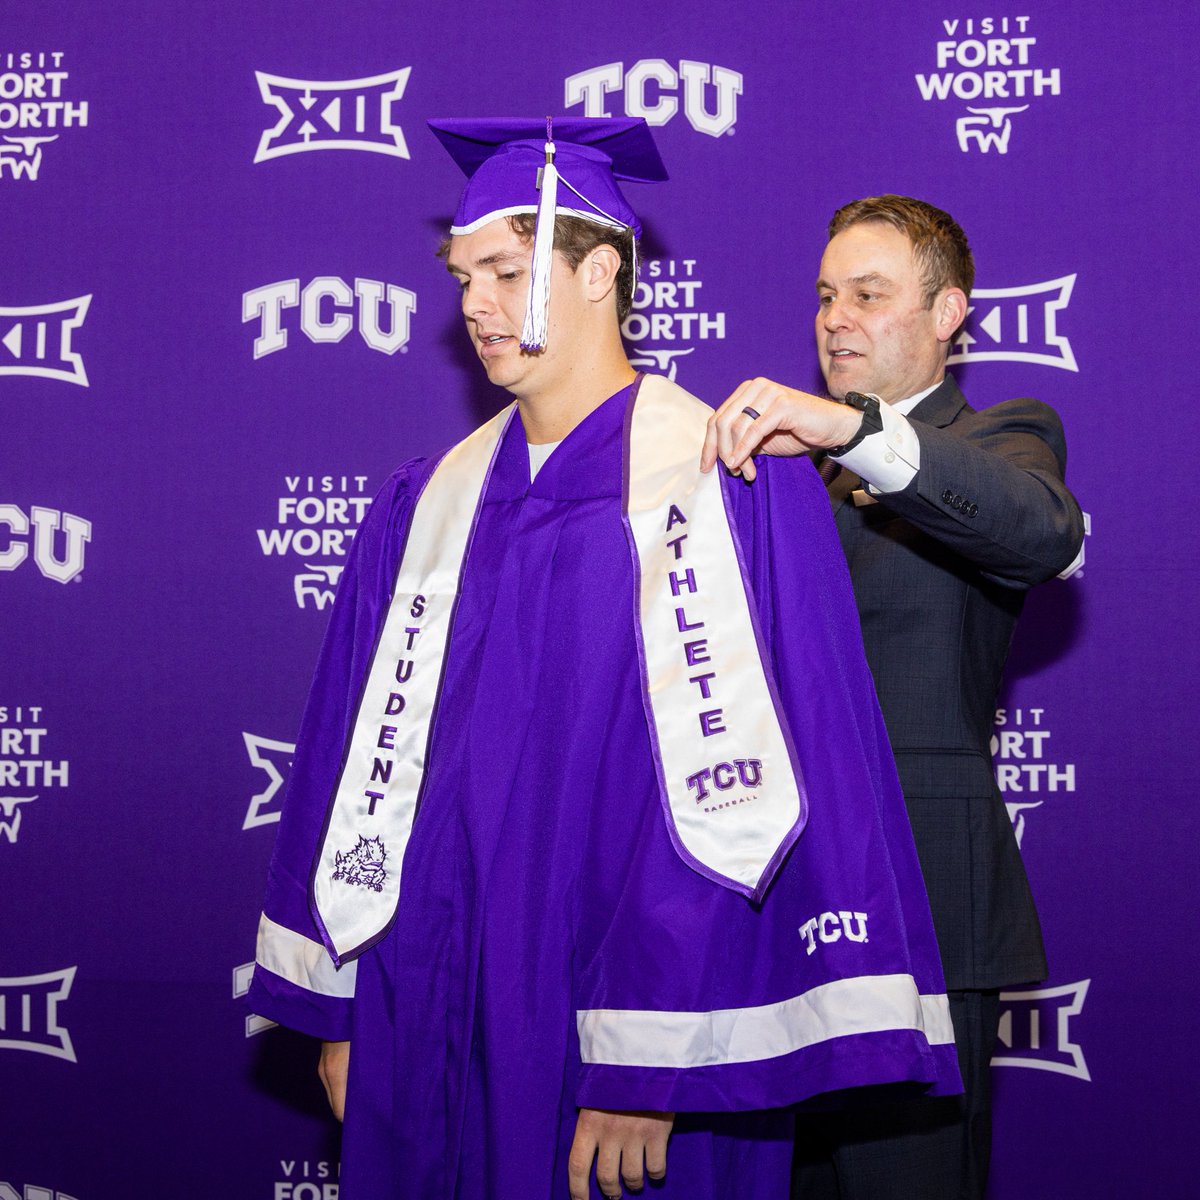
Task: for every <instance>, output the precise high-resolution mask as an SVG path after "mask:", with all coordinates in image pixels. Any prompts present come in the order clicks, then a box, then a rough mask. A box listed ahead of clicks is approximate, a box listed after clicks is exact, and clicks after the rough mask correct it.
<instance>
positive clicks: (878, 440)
mask: <svg viewBox="0 0 1200 1200" xmlns="http://www.w3.org/2000/svg"><path fill="white" fill-rule="evenodd" d="M879 418H880V420H881V421H882V422H883V428H882V429H881V430H880V431H879V432H878V433H872V434H869V435H868V436H867V437H865V438H863V440H862V441H861V442H859V443H858V445H857V446H855V447H854V449H853V450H847V451H846V453H845V454H843V455H841V456H840V457H839V458H838V460H837V461H838V462H840V463H841V464H842V466H843V467H848V468H849V469H850V470H851V471H853V472H854V473H855V475H859V476H861V477H862V478H863V479H864V480H865V481H866V482H867V484H868V485H869V486H870V490H871V491H872V492H880V493H882V492H901V491H903V490H904V489H905V488H906V487H908V485H909V484H910V483H912V481H913V479H914V477H915V476H916V474H917V471H918V470H919V469H920V466H921V443H920V440H919V439H918V438H917V431H916V430H915V429H914V428H913V427H912V424H911V423H910V422H909V420H908V418H907V417H905V416H903V415H902V414H901V413H898V412H897V411H896V410H895V409H894V408H893V407H892V406H891V405H890V404H881V405H880V406H879Z"/></svg>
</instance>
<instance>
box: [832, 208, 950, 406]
mask: <svg viewBox="0 0 1200 1200" xmlns="http://www.w3.org/2000/svg"><path fill="white" fill-rule="evenodd" d="M951 292H952V293H954V296H952V297H951V298H950V299H951V303H950V305H949V306H948V305H947V303H946V298H947V293H951ZM817 295H818V298H819V299H818V307H817V354H818V356H819V358H820V360H821V371H822V372H823V373H824V375H825V382H826V383H827V384H828V385H829V392H830V395H832V396H834V397H835V398H837V399H839V400H840V399H842V398H843V397H844V396H845V395H846V393H847V392H873V393H874V394H875V395H877V396H878V397H879V398H880V399H881V400H883V401H885V402H886V403H888V404H892V403H895V402H896V401H897V400H905V399H907V398H908V397H909V396H913V395H916V393H918V392H921V391H924V390H925V389H926V388H927V387H930V386H931V385H933V384H934V383H936V382H938V380H940V379H941V378H942V375H943V373H944V368H945V362H946V354H947V351H948V342H949V339H950V337H951V336H952V335H953V333H954V330H955V328H956V327H957V323H955V324H947V322H948V321H949V320H950V319H951V318H952V317H953V315H954V313H958V312H963V311H965V303H966V298H965V296H963V293H962V292H961V291H960V290H959V289H957V288H949V289H945V290H944V291H943V292H940V293H938V295H937V296H936V297H935V298H934V302H933V305H932V306H931V307H926V305H925V297H924V292H923V289H922V286H921V272H920V269H919V267H918V264H917V263H916V261H915V260H914V258H913V252H912V243H911V242H910V241H909V240H908V238H907V237H906V236H905V235H904V234H903V233H901V232H900V231H899V230H898V229H893V228H892V227H891V226H890V225H885V224H881V223H880V222H878V221H862V222H860V223H858V224H857V225H851V226H850V227H849V228H847V229H843V230H842V232H841V233H839V234H837V235H836V236H835V237H833V238H832V239H831V240H830V242H829V244H828V245H827V246H826V247H825V253H824V255H822V257H821V276H820V278H819V279H818V280H817ZM959 298H961V307H960V301H959ZM951 310H952V311H951ZM959 320H961V317H959Z"/></svg>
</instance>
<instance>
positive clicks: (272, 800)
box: [242, 733, 296, 829]
mask: <svg viewBox="0 0 1200 1200" xmlns="http://www.w3.org/2000/svg"><path fill="white" fill-rule="evenodd" d="M242 741H244V742H245V743H246V753H247V754H248V755H249V756H250V763H251V765H252V766H255V767H257V768H258V769H259V770H260V771H263V772H265V773H266V776H267V781H266V784H265V786H264V787H263V790H262V791H261V792H256V793H255V794H254V795H253V796H251V797H250V804H249V807H248V808H247V809H246V817H245V820H243V821H242V828H243V829H253V828H254V827H255V826H256V825H273V824H274V823H275V822H276V821H278V820H279V814H280V813H281V812H282V810H283V793H284V789H285V787H286V786H287V777H288V773H289V772H290V771H291V769H292V755H294V754H295V753H296V744H295V743H294V742H273V741H272V740H271V739H270V738H264V737H259V736H258V735H257V734H255V733H243V734H242Z"/></svg>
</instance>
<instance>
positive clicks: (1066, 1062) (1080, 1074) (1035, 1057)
mask: <svg viewBox="0 0 1200 1200" xmlns="http://www.w3.org/2000/svg"><path fill="white" fill-rule="evenodd" d="M1091 982H1092V981H1091V980H1090V979H1081V980H1080V981H1079V982H1078V983H1066V984H1063V985H1062V986H1060V987H1048V988H1030V989H1028V990H1026V991H1020V992H1001V993H1000V1037H999V1041H998V1043H997V1046H996V1052H995V1054H994V1055H993V1056H992V1066H994V1067H1031V1068H1033V1069H1034V1070H1038V1071H1054V1072H1056V1073H1057V1074H1059V1075H1071V1076H1073V1077H1074V1078H1076V1079H1082V1080H1085V1081H1087V1082H1091V1078H1092V1076H1091V1074H1090V1072H1089V1071H1088V1068H1087V1063H1086V1062H1084V1058H1083V1049H1082V1047H1081V1046H1080V1045H1079V1044H1078V1042H1074V1041H1072V1040H1071V1018H1072V1017H1076V1016H1078V1015H1079V1014H1080V1013H1081V1012H1082V1011H1083V1002H1084V1000H1085V999H1086V998H1087V993H1088V985H1089V984H1090V983H1091Z"/></svg>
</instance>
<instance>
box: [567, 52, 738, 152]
mask: <svg viewBox="0 0 1200 1200" xmlns="http://www.w3.org/2000/svg"><path fill="white" fill-rule="evenodd" d="M710 88H711V89H712V91H711V92H710V91H709V89H710ZM610 92H621V93H622V94H623V97H624V112H625V115H626V116H627V117H644V118H645V120H646V123H647V124H648V125H665V124H666V123H667V122H668V121H670V120H671V119H672V118H674V117H675V115H676V114H677V113H678V112H679V109H680V105H682V106H683V114H684V116H685V117H687V120H688V124H689V125H691V127H692V128H693V129H694V130H696V132H697V133H706V134H708V136H709V137H720V136H721V135H722V134H723V133H729V132H731V131H732V129H733V127H734V124H735V123H736V122H737V102H738V97H739V96H740V95H741V94H742V76H741V74H740V73H739V72H738V71H731V70H730V69H729V68H728V67H716V66H710V65H709V64H708V63H702V62H691V61H690V60H688V59H683V60H682V61H681V62H680V64H679V68H678V70H676V68H675V67H673V66H672V65H671V64H670V63H668V62H667V61H666V60H665V59H661V58H643V59H639V60H638V61H637V62H635V63H634V64H633V65H632V66H630V67H629V69H628V70H626V69H625V67H624V64H622V63H619V62H614V63H605V64H604V66H602V67H592V68H591V70H588V71H580V72H579V73H578V74H576V75H571V76H570V77H569V78H568V79H567V80H566V81H565V84H564V98H563V104H564V106H565V107H567V108H573V107H574V106H575V105H577V104H582V105H583V115H584V116H585V117H610V116H612V113H610V112H608V110H607V109H606V107H605V99H604V98H605V97H606V96H607V95H608V94H609V93H610ZM710 96H711V104H710V102H709V97H710Z"/></svg>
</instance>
